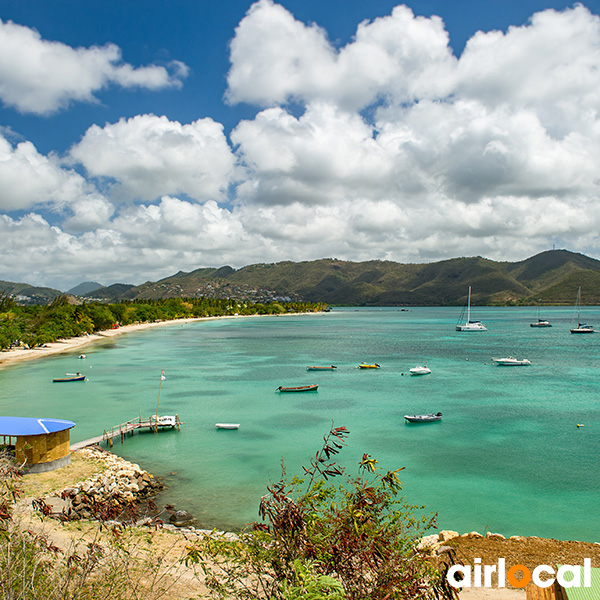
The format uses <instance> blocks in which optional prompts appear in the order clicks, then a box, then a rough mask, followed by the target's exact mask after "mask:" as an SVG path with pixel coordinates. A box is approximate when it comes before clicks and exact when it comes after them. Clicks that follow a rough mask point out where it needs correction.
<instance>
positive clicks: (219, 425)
mask: <svg viewBox="0 0 600 600" xmlns="http://www.w3.org/2000/svg"><path fill="white" fill-rule="evenodd" d="M215 427H216V428H217V429H239V428H240V424H239V423H215Z"/></svg>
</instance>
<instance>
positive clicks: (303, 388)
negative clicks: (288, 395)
mask: <svg viewBox="0 0 600 600" xmlns="http://www.w3.org/2000/svg"><path fill="white" fill-rule="evenodd" d="M318 387H319V385H318V384H316V383H314V384H312V385H298V386H295V387H283V386H281V385H280V386H279V387H278V388H277V390H278V391H280V392H316V391H317V388H318Z"/></svg>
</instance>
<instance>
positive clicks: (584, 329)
mask: <svg viewBox="0 0 600 600" xmlns="http://www.w3.org/2000/svg"><path fill="white" fill-rule="evenodd" d="M575 312H576V313H577V326H576V327H573V328H572V329H571V333H594V326H593V325H586V324H585V323H582V322H581V287H580V288H579V289H578V290H577V302H576V306H575Z"/></svg>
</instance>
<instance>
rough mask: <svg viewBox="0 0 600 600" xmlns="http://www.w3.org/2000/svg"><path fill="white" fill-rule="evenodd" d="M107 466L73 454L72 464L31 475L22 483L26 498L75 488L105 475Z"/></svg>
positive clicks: (24, 477)
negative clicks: (88, 480)
mask: <svg viewBox="0 0 600 600" xmlns="http://www.w3.org/2000/svg"><path fill="white" fill-rule="evenodd" d="M106 468H107V465H106V464H105V463H104V462H102V461H100V460H94V459H92V458H88V457H84V456H83V455H82V454H80V453H79V452H72V453H71V464H70V465H67V466H66V467H62V468H60V469H57V470H56V471H49V472H48V473H30V474H28V475H24V476H23V479H22V481H21V482H20V487H21V489H22V490H23V497H24V498H39V497H41V496H48V495H50V494H53V493H55V492H58V491H60V490H63V489H65V488H68V487H74V486H75V485H76V484H78V483H81V482H83V481H85V480H86V479H88V477H92V476H93V475H96V474H98V473H103V472H104V471H105V470H106Z"/></svg>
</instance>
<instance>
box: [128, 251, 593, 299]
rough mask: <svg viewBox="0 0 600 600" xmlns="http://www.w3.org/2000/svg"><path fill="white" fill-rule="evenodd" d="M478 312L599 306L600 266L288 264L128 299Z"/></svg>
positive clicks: (557, 254) (563, 262)
mask: <svg viewBox="0 0 600 600" xmlns="http://www.w3.org/2000/svg"><path fill="white" fill-rule="evenodd" d="M469 286H472V288H473V297H472V302H473V303H474V304H498V305H506V304H535V303H538V302H540V303H542V304H574V302H575V296H576V294H577V288H578V286H582V288H583V294H582V296H583V300H582V301H583V303H585V304H600V261H598V260H596V259H593V258H589V257H587V256H584V255H583V254H576V253H574V252H569V251H567V250H549V251H547V252H542V253H541V254H537V255H536V256H533V257H531V258H528V259H527V260H524V261H520V262H516V263H508V262H495V261H493V260H487V259H484V258H480V257H471V258H453V259H451V260H445V261H440V262H436V263H430V264H401V263H396V262H391V261H378V260H374V261H367V262H360V263H356V262H349V261H342V260H337V259H331V258H327V259H321V260H315V261H307V262H297V263H296V262H291V261H284V262H280V263H273V264H256V265H249V266H247V267H243V268H241V269H237V270H236V269H232V268H231V267H220V268H202V269H197V270H195V271H192V272H190V273H184V272H181V271H180V272H179V273H176V274H175V275H172V276H171V277H166V278H165V279H161V280H160V281H157V282H146V283H144V284H142V285H139V286H136V287H133V288H131V289H129V290H127V292H126V294H125V295H124V296H123V297H126V298H128V299H151V298H154V299H159V298H168V297H172V296H188V297H196V296H208V297H228V296H230V297H235V298H242V299H244V298H246V299H248V300H252V301H254V302H256V301H263V300H266V299H273V298H277V297H285V298H289V299H292V300H296V299H304V300H309V301H311V302H327V303H329V304H338V305H343V304H346V305H367V306H402V305H412V306H445V305H449V306H453V305H457V304H464V303H465V302H466V297H467V291H468V287H469Z"/></svg>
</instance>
